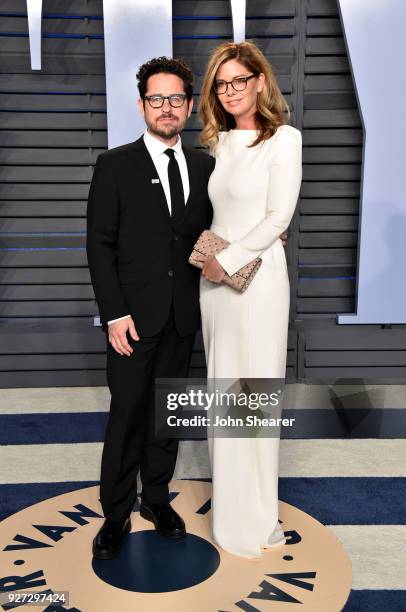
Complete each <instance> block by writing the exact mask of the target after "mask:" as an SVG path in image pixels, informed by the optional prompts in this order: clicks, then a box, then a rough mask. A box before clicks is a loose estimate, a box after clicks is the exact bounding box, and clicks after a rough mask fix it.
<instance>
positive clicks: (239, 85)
mask: <svg viewBox="0 0 406 612" xmlns="http://www.w3.org/2000/svg"><path fill="white" fill-rule="evenodd" d="M256 76H258V75H257V74H251V75H249V76H240V77H235V78H234V79H232V81H214V91H215V92H216V93H217V94H223V93H226V91H227V89H228V86H229V85H231V87H232V88H233V89H234V91H244V89H246V88H247V82H248V81H249V80H250V79H252V78H253V77H256Z"/></svg>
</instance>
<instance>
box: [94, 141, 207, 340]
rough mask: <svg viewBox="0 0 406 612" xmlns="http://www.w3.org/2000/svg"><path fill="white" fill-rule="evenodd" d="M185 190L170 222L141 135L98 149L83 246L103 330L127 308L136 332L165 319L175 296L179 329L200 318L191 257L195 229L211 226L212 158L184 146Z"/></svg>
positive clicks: (147, 331)
mask: <svg viewBox="0 0 406 612" xmlns="http://www.w3.org/2000/svg"><path fill="white" fill-rule="evenodd" d="M183 151H184V154H185V157H186V163H187V167H188V173H189V183H190V195H189V198H188V200H187V202H186V206H185V212H184V215H183V218H182V220H181V221H180V222H179V224H178V225H177V226H176V227H175V226H174V225H173V223H172V219H171V216H170V213H169V209H168V205H167V202H166V198H165V194H164V190H163V188H162V185H161V183H160V182H152V179H158V178H159V177H158V173H157V171H156V169H155V166H154V163H153V161H152V158H151V156H150V154H149V153H148V150H147V148H146V146H145V143H144V139H143V138H142V137H141V138H139V139H138V140H136V141H134V142H131V143H129V144H126V145H123V146H120V147H116V148H114V149H110V150H108V151H105V152H103V153H101V154H100V155H99V156H98V158H97V161H96V166H95V169H94V173H93V179H92V182H91V185H90V190H89V198H88V205H87V240H86V250H87V258H88V264H89V270H90V276H91V279H92V283H93V289H94V293H95V297H96V301H97V304H98V307H99V313H100V319H101V323H102V326H103V329H104V330H106V329H107V321H109V320H111V319H116V318H118V317H121V316H124V315H126V314H131V316H132V317H133V319H134V323H135V327H136V329H137V331H138V333H139V334H140V335H141V336H149V335H153V334H155V333H157V332H158V331H159V330H160V329H161V328H162V327H163V325H164V324H165V322H166V320H167V317H168V315H169V309H170V306H171V303H172V300H173V305H174V313H175V322H176V326H177V329H178V331H179V333H180V334H181V335H186V334H189V333H193V332H194V331H196V330H197V329H198V328H199V325H200V308H199V276H200V271H199V270H198V269H197V268H195V267H193V266H192V265H190V264H189V263H188V258H189V255H190V253H191V251H192V249H193V245H194V244H195V242H196V240H197V238H198V237H199V235H200V233H201V232H202V231H203V230H204V229H206V228H208V227H210V224H211V219H212V207H211V204H210V200H209V197H208V194H207V183H208V180H209V176H210V174H211V172H212V170H213V168H214V164H215V161H214V159H213V158H211V157H210V156H209V155H207V154H206V153H203V152H202V151H198V150H196V149H193V148H189V147H183Z"/></svg>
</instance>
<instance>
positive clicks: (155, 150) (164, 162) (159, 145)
mask: <svg viewBox="0 0 406 612" xmlns="http://www.w3.org/2000/svg"><path fill="white" fill-rule="evenodd" d="M144 143H145V146H146V147H147V150H148V153H149V154H150V155H151V157H152V161H153V162H154V166H155V168H156V171H157V174H158V176H159V180H160V181H161V185H162V187H163V190H164V193H165V197H166V202H167V204H168V208H169V213H172V207H171V191H170V187H169V177H168V164H169V157H168V156H167V155H166V154H165V151H166V149H173V150H174V151H175V159H176V161H177V162H178V165H179V170H180V176H181V179H182V185H183V194H184V196H185V204H186V202H187V199H188V197H189V193H190V185H189V174H188V169H187V164H186V158H185V154H184V153H183V150H182V141H181V138H180V136H178V140H177V141H176V143H175V144H174V145H173V147H168V145H166V144H165V143H164V142H161V140H158V138H156V137H155V136H153V135H152V134H150V133H149V132H148V130H147V129H146V130H145V132H144ZM129 316H130V315H125V316H124V317H119V318H118V319H112V320H111V321H108V324H109V325H110V323H114V321H120V320H121V319H126V318H127V317H129Z"/></svg>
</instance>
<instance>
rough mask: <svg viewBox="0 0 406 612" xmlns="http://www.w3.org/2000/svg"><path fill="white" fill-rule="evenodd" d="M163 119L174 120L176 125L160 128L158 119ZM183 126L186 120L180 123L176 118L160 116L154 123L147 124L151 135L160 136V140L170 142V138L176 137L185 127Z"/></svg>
mask: <svg viewBox="0 0 406 612" xmlns="http://www.w3.org/2000/svg"><path fill="white" fill-rule="evenodd" d="M163 117H165V119H166V118H168V119H175V121H176V122H177V123H175V124H173V125H168V126H167V128H166V129H165V128H162V127H160V125H159V122H160V119H162V118H163ZM185 124H186V120H185V121H183V122H181V121H179V119H178V118H177V117H174V116H173V115H161V117H158V119H156V121H155V123H153V124H152V123H149V124H148V130H149V131H150V132H151V134H155V135H156V136H160V138H163V139H164V140H171V138H173V137H174V136H177V135H178V134H180V133H181V132H182V130H183V128H184V127H185Z"/></svg>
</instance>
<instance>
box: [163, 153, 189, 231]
mask: <svg viewBox="0 0 406 612" xmlns="http://www.w3.org/2000/svg"><path fill="white" fill-rule="evenodd" d="M165 153H166V155H167V156H168V157H169V164H168V178H169V188H170V192H171V209H172V213H171V214H172V220H173V222H174V223H177V222H179V221H180V220H181V219H182V216H183V213H184V210H185V195H184V192H183V185H182V177H181V175H180V170H179V164H178V162H177V161H176V159H175V151H174V150H173V149H166V151H165Z"/></svg>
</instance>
